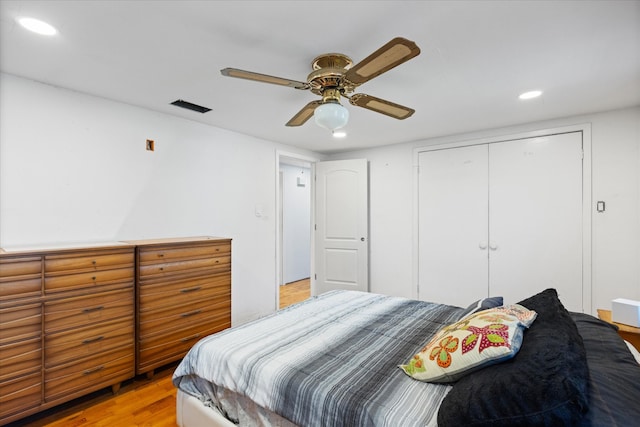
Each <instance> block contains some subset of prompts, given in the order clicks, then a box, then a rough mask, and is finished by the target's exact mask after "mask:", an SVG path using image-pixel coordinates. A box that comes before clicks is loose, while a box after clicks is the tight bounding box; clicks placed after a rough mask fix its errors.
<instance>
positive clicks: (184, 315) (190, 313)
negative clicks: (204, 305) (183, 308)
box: [180, 310, 202, 317]
mask: <svg viewBox="0 0 640 427" xmlns="http://www.w3.org/2000/svg"><path fill="white" fill-rule="evenodd" d="M201 312H202V310H193V311H190V312H188V313H182V314H181V315H180V316H182V317H189V316H195V315H196V314H200V313H201Z"/></svg>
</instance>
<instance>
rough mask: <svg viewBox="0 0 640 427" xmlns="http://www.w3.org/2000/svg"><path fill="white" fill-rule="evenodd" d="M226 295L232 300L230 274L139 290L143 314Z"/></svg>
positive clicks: (166, 283)
mask: <svg viewBox="0 0 640 427" xmlns="http://www.w3.org/2000/svg"><path fill="white" fill-rule="evenodd" d="M224 295H226V296H228V297H229V299H230V298H231V280H230V278H229V275H228V274H222V275H216V276H211V277H206V278H203V279H194V280H188V281H180V282H164V283H160V284H157V285H143V286H140V289H139V294H138V298H139V306H138V309H139V310H140V312H141V313H143V312H145V311H148V310H152V309H155V308H159V307H168V306H176V305H183V304H188V303H191V302H193V301H198V300H204V299H210V298H215V297H217V296H224Z"/></svg>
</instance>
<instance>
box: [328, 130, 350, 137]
mask: <svg viewBox="0 0 640 427" xmlns="http://www.w3.org/2000/svg"><path fill="white" fill-rule="evenodd" d="M331 134H332V135H333V137H334V138H344V137H346V136H347V133H346V132H345V131H343V130H334V131H333V132H331Z"/></svg>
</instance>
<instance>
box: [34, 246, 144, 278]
mask: <svg viewBox="0 0 640 427" xmlns="http://www.w3.org/2000/svg"><path fill="white" fill-rule="evenodd" d="M134 263H135V254H134V252H133V250H127V251H122V252H115V253H114V252H108V253H105V252H95V253H91V254H75V255H73V254H68V255H47V256H46V257H45V261H44V271H45V274H47V275H50V274H53V273H70V272H81V271H87V270H89V271H96V270H109V269H113V268H119V267H133V266H134Z"/></svg>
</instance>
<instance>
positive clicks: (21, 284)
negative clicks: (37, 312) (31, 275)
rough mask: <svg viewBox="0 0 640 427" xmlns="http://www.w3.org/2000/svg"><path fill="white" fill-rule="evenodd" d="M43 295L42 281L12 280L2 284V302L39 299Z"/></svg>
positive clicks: (0, 292) (0, 283) (0, 295)
mask: <svg viewBox="0 0 640 427" xmlns="http://www.w3.org/2000/svg"><path fill="white" fill-rule="evenodd" d="M40 295H42V279H41V278H40V277H37V278H35V279H23V280H11V281H5V282H0V300H8V299H13V298H26V297H39V296H40Z"/></svg>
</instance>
